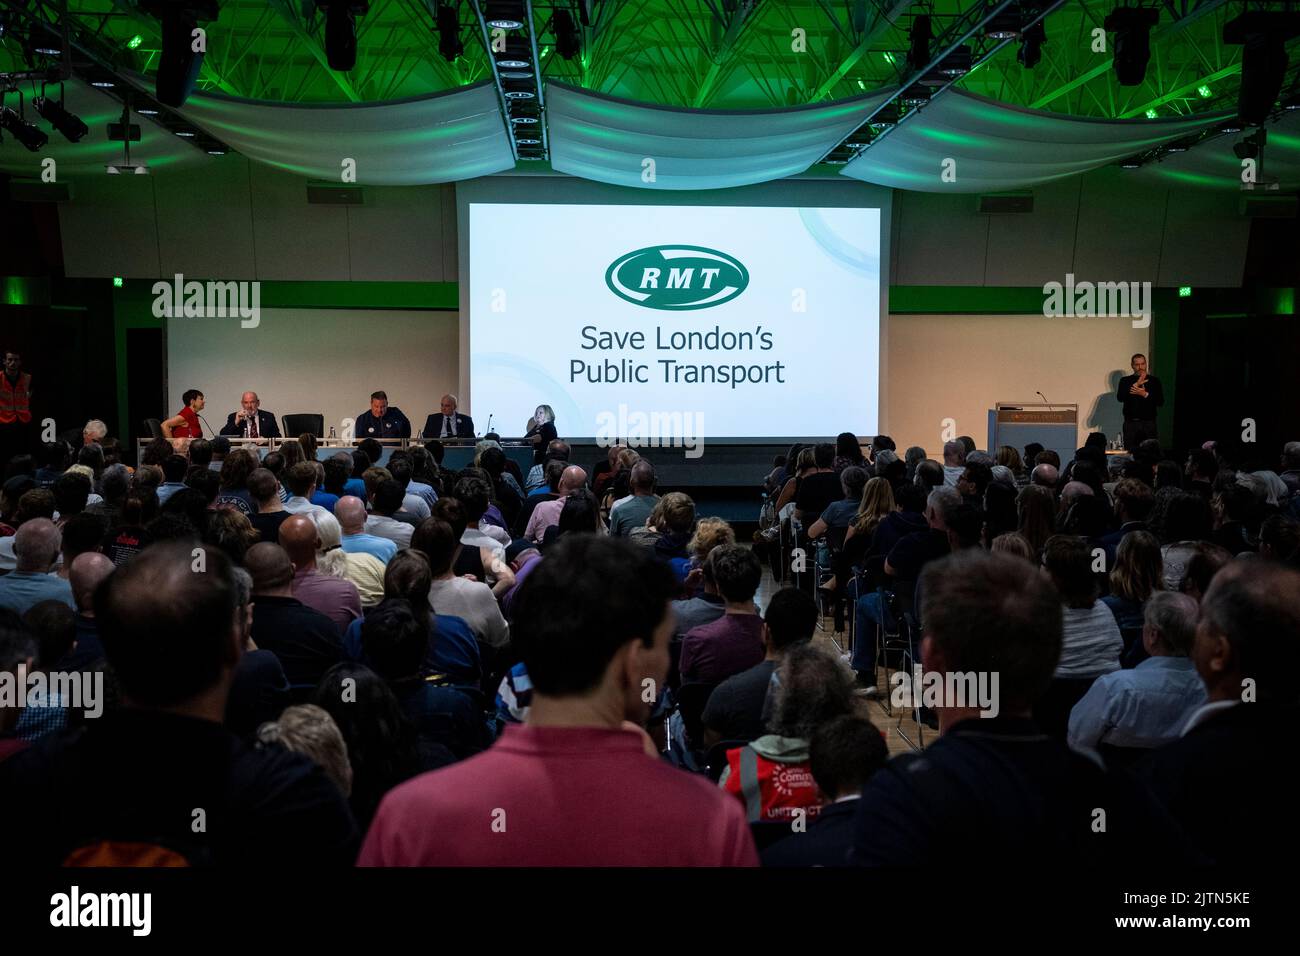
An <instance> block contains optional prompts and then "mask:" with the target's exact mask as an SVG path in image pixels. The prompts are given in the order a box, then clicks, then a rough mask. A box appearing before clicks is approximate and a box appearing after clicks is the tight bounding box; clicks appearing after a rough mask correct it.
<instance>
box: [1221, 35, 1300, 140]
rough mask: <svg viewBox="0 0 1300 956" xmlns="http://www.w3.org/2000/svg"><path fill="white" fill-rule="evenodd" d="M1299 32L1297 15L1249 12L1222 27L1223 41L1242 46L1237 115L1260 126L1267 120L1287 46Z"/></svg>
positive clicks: (1278, 88)
mask: <svg viewBox="0 0 1300 956" xmlns="http://www.w3.org/2000/svg"><path fill="white" fill-rule="evenodd" d="M1297 33H1300V15H1297V14H1294V13H1273V12H1266V11H1262V10H1252V11H1248V12H1246V13H1243V14H1241V15H1240V16H1238V17H1236V18H1235V19H1233V20H1229V21H1228V22H1227V23H1225V24H1224V25H1223V42H1224V43H1234V44H1238V43H1239V44H1243V49H1242V51H1241V89H1240V90H1239V91H1238V93H1237V115H1238V116H1239V117H1241V119H1242V121H1243V122H1246V123H1249V124H1251V125H1256V126H1257V125H1259V124H1260V123H1263V122H1264V120H1266V119H1268V115H1269V113H1271V112H1272V111H1273V104H1274V103H1275V102H1277V95H1278V93H1279V92H1280V91H1281V89H1282V80H1283V78H1284V77H1285V75H1286V69H1287V63H1288V58H1287V53H1286V43H1287V41H1288V40H1290V39H1291V38H1293V37H1294V36H1296V34H1297Z"/></svg>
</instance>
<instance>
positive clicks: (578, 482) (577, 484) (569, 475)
mask: <svg viewBox="0 0 1300 956" xmlns="http://www.w3.org/2000/svg"><path fill="white" fill-rule="evenodd" d="M586 484H587V473H586V472H585V471H583V470H582V469H581V468H579V467H578V466H577V465H570V466H569V467H568V468H565V469H564V474H562V475H560V495H561V496H563V495H568V494H572V493H573V492H575V491H577V490H578V489H579V488H581V487H583V486H584V485H586Z"/></svg>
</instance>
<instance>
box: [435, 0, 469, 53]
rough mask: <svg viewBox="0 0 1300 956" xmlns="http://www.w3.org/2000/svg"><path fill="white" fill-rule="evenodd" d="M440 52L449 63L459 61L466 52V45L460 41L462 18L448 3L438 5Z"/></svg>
mask: <svg viewBox="0 0 1300 956" xmlns="http://www.w3.org/2000/svg"><path fill="white" fill-rule="evenodd" d="M437 25H438V52H439V53H441V54H442V58H443V59H444V60H446V61H447V62H448V63H451V62H454V61H455V60H457V59H459V58H460V56H461V54H462V53H464V52H465V44H464V43H462V42H461V39H460V18H459V17H458V16H457V15H456V8H455V7H453V6H451V5H450V4H447V3H440V4H438V15H437Z"/></svg>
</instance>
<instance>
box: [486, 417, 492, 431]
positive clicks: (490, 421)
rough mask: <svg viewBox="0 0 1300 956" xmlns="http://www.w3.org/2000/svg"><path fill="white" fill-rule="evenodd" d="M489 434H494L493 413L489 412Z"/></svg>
mask: <svg viewBox="0 0 1300 956" xmlns="http://www.w3.org/2000/svg"><path fill="white" fill-rule="evenodd" d="M487 430H488V434H491V433H492V413H491V412H488V429H487Z"/></svg>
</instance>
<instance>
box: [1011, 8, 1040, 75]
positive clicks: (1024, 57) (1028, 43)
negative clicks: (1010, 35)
mask: <svg viewBox="0 0 1300 956" xmlns="http://www.w3.org/2000/svg"><path fill="white" fill-rule="evenodd" d="M1046 41H1047V31H1046V30H1045V29H1043V21H1042V20H1039V21H1038V22H1037V23H1035V24H1034V25H1033V26H1032V27H1029V28H1028V29H1027V30H1025V32H1024V33H1022V34H1021V35H1020V49H1019V50H1018V51H1017V52H1016V59H1017V60H1019V61H1020V65H1021V66H1023V67H1024V68H1025V69H1026V70H1032V69H1033V68H1034V67H1036V66H1037V65H1038V62H1039V61H1040V60H1041V59H1042V58H1043V44H1044V43H1045V42H1046Z"/></svg>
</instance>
